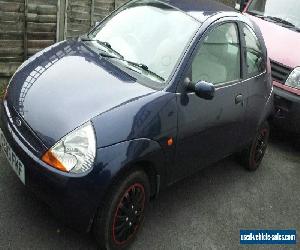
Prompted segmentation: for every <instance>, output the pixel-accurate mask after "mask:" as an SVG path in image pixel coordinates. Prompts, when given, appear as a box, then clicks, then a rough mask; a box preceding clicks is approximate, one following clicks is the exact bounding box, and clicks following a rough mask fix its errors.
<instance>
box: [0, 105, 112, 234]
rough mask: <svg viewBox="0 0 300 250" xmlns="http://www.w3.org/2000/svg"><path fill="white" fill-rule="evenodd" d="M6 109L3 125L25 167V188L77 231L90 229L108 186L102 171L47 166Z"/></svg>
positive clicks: (0, 109)
mask: <svg viewBox="0 0 300 250" xmlns="http://www.w3.org/2000/svg"><path fill="white" fill-rule="evenodd" d="M4 110H5V108H4V105H1V107H0V111H1V119H0V126H1V129H2V132H3V134H4V136H5V137H6V139H7V141H8V143H9V145H10V147H11V148H12V150H13V151H14V152H15V153H16V155H17V156H18V157H19V159H20V160H21V161H22V163H23V164H24V166H25V180H26V181H25V183H26V187H28V188H29V189H30V190H31V191H33V192H34V193H35V194H36V195H37V196H38V197H39V198H40V199H41V200H43V201H44V202H45V203H46V204H47V205H49V207H50V208H51V210H52V211H53V213H54V214H55V215H56V216H57V217H59V219H60V220H61V221H62V222H64V223H65V224H67V225H68V226H71V227H72V228H74V229H76V230H78V231H89V229H90V227H91V224H92V221H93V218H94V215H95V213H96V211H97V208H98V205H99V201H100V200H101V198H102V195H103V193H104V192H103V190H104V186H105V185H99V181H103V180H102V179H101V178H102V177H101V173H100V172H101V171H97V168H96V167H94V169H93V170H92V171H91V172H90V173H88V174H86V175H80V176H79V175H72V174H66V173H63V172H60V171H57V170H56V169H54V168H52V167H50V166H48V165H47V164H45V163H44V162H42V161H41V160H40V159H39V158H38V157H37V156H35V155H34V154H33V153H32V152H31V151H30V150H29V149H28V147H26V146H25V143H24V142H23V141H22V138H19V137H18V136H17V133H16V132H15V131H14V130H15V129H16V128H15V127H14V125H13V124H12V122H11V121H10V119H9V117H8V116H7V114H6V112H5V111H4ZM105 181H107V180H105ZM105 181H104V182H103V183H105ZM100 183H101V182H100Z"/></svg>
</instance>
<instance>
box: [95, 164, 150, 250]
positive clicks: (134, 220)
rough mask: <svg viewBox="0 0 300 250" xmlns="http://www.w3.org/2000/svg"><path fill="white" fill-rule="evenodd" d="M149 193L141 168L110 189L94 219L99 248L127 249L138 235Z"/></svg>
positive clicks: (148, 186) (147, 183)
mask: <svg viewBox="0 0 300 250" xmlns="http://www.w3.org/2000/svg"><path fill="white" fill-rule="evenodd" d="M149 197H150V185H149V181H148V177H147V175H146V174H145V173H144V172H143V171H140V170H137V171H134V172H131V173H129V174H127V175H126V176H125V177H123V178H122V180H120V181H118V182H117V183H116V184H115V185H114V186H113V187H112V189H111V191H110V194H109V195H108V198H107V199H106V201H105V204H104V205H103V207H100V208H99V211H98V214H97V215H96V218H95V221H94V230H93V231H94V236H95V239H96V241H97V242H98V245H99V247H100V249H108V250H110V249H124V248H127V247H128V246H129V245H130V243H131V242H132V241H133V240H134V239H135V237H136V235H137V233H138V231H139V229H140V227H141V225H142V223H143V221H144V215H145V210H146V208H147V205H148V202H149Z"/></svg>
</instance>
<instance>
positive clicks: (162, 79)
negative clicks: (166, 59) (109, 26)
mask: <svg viewBox="0 0 300 250" xmlns="http://www.w3.org/2000/svg"><path fill="white" fill-rule="evenodd" d="M80 40H81V41H83V42H97V43H99V44H100V45H101V46H103V47H105V48H107V49H108V50H110V51H112V52H113V53H114V54H115V55H117V56H113V55H111V54H109V53H100V54H99V55H100V56H104V57H109V58H113V59H118V60H121V61H123V62H126V63H127V64H129V65H131V66H134V67H136V68H139V69H142V70H143V71H146V72H147V73H149V74H151V75H153V76H155V77H156V78H158V79H160V80H161V81H165V79H164V78H163V77H162V76H160V75H158V74H156V73H155V72H153V71H151V70H150V69H149V67H148V66H147V65H145V64H142V63H136V62H132V61H129V60H125V59H124V56H123V55H122V54H120V53H119V52H118V51H116V50H114V49H113V48H112V46H111V45H110V44H109V43H108V42H104V41H100V40H97V39H91V38H89V37H88V36H82V37H80Z"/></svg>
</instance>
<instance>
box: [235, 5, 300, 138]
mask: <svg viewBox="0 0 300 250" xmlns="http://www.w3.org/2000/svg"><path fill="white" fill-rule="evenodd" d="M243 2H244V1H242V2H241V4H242V5H241V6H243ZM244 14H245V15H246V16H248V17H249V18H251V19H252V21H254V22H255V23H256V24H257V25H258V26H259V27H260V29H261V31H262V33H263V36H264V39H265V42H266V45H267V48H268V54H269V57H270V59H271V66H272V77H273V84H274V93H275V98H274V100H275V112H276V115H275V120H274V123H275V125H277V126H279V127H281V128H284V129H286V130H288V131H289V132H293V133H296V134H297V135H300V1H299V0H276V1H274V0H250V1H248V3H247V4H246V7H245V9H244ZM298 138H300V136H299V137H298Z"/></svg>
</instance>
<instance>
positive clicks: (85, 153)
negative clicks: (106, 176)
mask: <svg viewBox="0 0 300 250" xmlns="http://www.w3.org/2000/svg"><path fill="white" fill-rule="evenodd" d="M95 156H96V139H95V133H94V129H93V126H92V124H91V122H88V123H86V124H84V125H82V126H81V127H79V128H77V129H75V130H74V131H72V132H71V133H69V134H68V135H66V136H65V137H63V138H62V139H61V140H60V141H59V142H57V143H56V144H55V145H54V146H53V147H52V148H51V149H49V150H48V151H47V152H46V153H45V154H44V156H43V157H42V160H43V161H44V162H45V163H47V164H49V165H50V166H52V167H54V168H56V169H59V170H61V171H63V172H70V173H84V172H86V171H88V170H90V169H91V168H92V166H93V164H94V160H95Z"/></svg>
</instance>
